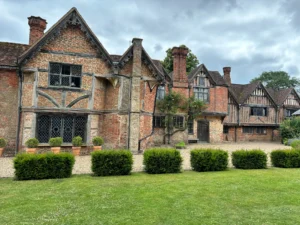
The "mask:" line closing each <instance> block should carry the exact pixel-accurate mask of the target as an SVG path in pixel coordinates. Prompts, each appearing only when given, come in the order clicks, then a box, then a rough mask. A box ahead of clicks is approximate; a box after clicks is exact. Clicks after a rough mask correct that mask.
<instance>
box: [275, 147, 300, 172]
mask: <svg viewBox="0 0 300 225" xmlns="http://www.w3.org/2000/svg"><path fill="white" fill-rule="evenodd" d="M271 161H272V165H273V166H275V167H283V168H299V167H300V151H299V150H295V149H293V150H280V149H279V150H274V151H272V152H271Z"/></svg>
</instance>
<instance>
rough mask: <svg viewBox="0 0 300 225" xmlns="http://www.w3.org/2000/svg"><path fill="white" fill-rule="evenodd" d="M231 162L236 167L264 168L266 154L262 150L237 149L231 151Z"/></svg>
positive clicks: (265, 166) (265, 165)
mask: <svg viewBox="0 0 300 225" xmlns="http://www.w3.org/2000/svg"><path fill="white" fill-rule="evenodd" d="M232 164H233V165H234V166H235V167H236V168H238V169H265V168H267V155H266V153H264V152H263V151H262V150H259V149H258V150H256V149H254V150H238V151H235V152H233V153H232Z"/></svg>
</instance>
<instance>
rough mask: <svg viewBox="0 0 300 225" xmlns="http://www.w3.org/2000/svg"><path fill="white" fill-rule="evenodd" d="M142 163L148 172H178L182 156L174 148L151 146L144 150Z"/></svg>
mask: <svg viewBox="0 0 300 225" xmlns="http://www.w3.org/2000/svg"><path fill="white" fill-rule="evenodd" d="M143 163H144V165H145V171H146V172H147V173H150V174H160V173H179V172H180V170H181V164H182V157H181V155H180V152H179V151H178V150H176V149H170V148H152V149H148V150H146V151H145V152H144V161H143Z"/></svg>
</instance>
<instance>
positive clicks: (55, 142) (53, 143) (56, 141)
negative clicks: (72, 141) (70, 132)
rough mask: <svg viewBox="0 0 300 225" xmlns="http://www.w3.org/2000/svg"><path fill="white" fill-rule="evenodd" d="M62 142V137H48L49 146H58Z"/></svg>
mask: <svg viewBox="0 0 300 225" xmlns="http://www.w3.org/2000/svg"><path fill="white" fill-rule="evenodd" d="M62 143H63V139H62V137H54V138H50V140H49V145H50V146H51V147H60V146H61V145H62Z"/></svg>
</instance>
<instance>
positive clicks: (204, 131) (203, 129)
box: [197, 120, 209, 142]
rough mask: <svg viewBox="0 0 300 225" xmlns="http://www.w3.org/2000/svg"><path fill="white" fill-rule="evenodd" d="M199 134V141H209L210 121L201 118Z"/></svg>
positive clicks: (198, 127) (198, 128)
mask: <svg viewBox="0 0 300 225" xmlns="http://www.w3.org/2000/svg"><path fill="white" fill-rule="evenodd" d="M197 135H198V139H199V141H205V142H208V137H209V136H208V135H209V123H208V122H207V121H203V120H199V121H198V126H197Z"/></svg>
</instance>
